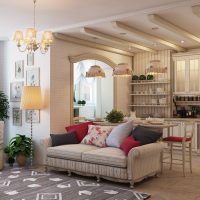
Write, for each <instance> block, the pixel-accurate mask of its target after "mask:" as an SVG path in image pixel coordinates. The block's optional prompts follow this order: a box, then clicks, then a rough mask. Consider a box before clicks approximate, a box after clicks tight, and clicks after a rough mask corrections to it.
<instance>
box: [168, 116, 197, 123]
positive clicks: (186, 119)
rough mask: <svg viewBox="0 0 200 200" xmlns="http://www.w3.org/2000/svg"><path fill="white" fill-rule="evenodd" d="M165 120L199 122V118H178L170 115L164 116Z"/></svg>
mask: <svg viewBox="0 0 200 200" xmlns="http://www.w3.org/2000/svg"><path fill="white" fill-rule="evenodd" d="M165 120H166V121H173V120H176V121H192V122H200V118H179V117H171V118H165Z"/></svg>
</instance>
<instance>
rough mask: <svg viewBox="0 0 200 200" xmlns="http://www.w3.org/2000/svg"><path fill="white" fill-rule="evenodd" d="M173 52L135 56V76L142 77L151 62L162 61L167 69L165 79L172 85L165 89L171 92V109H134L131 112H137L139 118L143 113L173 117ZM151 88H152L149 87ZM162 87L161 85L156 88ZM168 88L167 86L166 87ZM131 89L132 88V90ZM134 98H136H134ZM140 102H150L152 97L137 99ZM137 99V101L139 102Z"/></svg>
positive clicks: (165, 51)
mask: <svg viewBox="0 0 200 200" xmlns="http://www.w3.org/2000/svg"><path fill="white" fill-rule="evenodd" d="M171 54H172V51H171V50H164V51H158V52H157V53H138V54H136V55H135V56H134V74H136V75H141V74H145V69H146V67H147V66H148V65H149V64H150V61H151V60H160V62H161V64H162V66H163V67H167V74H165V77H166V78H167V79H168V80H169V82H170V84H169V85H168V86H167V88H165V89H166V90H168V91H169V93H170V95H169V96H168V103H169V107H166V108H155V107H152V108H149V107H134V108H132V109H131V110H135V111H136V113H137V116H139V117H140V116H141V115H142V114H143V113H147V114H148V113H154V114H156V113H162V115H163V116H165V117H169V116H170V115H171V112H170V111H171V102H172V99H171V93H172V89H171V88H172V82H171V81H172V79H171V76H172V73H171V65H172V56H171ZM148 87H150V86H148ZM155 87H160V85H158V86H155ZM165 87H166V86H165ZM130 89H131V88H130ZM133 98H134V97H133ZM137 98H138V99H139V98H140V99H139V101H140V102H148V101H149V100H150V99H151V97H148V96H147V97H144V96H141V97H137ZM138 99H137V100H138Z"/></svg>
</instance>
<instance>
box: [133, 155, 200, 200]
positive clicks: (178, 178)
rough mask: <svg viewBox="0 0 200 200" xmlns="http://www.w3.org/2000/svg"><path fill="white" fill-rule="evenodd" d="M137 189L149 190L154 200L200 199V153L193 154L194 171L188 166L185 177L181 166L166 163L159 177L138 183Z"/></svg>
mask: <svg viewBox="0 0 200 200" xmlns="http://www.w3.org/2000/svg"><path fill="white" fill-rule="evenodd" d="M135 189H136V190H137V191H143V192H148V193H150V194H151V195H152V198H151V199H152V200H200V155H194V156H193V173H192V174H191V173H190V172H189V166H187V167H186V177H183V174H182V168H181V166H177V165H176V166H175V165H174V166H173V169H172V170H169V165H167V164H164V171H163V174H161V175H160V176H159V177H158V178H151V179H148V180H145V181H142V182H141V183H138V184H137V185H136V188H135Z"/></svg>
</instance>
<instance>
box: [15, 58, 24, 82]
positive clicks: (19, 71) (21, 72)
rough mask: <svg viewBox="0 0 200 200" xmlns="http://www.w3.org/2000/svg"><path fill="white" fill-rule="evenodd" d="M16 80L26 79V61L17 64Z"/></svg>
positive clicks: (19, 61)
mask: <svg viewBox="0 0 200 200" xmlns="http://www.w3.org/2000/svg"><path fill="white" fill-rule="evenodd" d="M15 78H16V79H23V78H24V61H23V60H18V61H16V62H15Z"/></svg>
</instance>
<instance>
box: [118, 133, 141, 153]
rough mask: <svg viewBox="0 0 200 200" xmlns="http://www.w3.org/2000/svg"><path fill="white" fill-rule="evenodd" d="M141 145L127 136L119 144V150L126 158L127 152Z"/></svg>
mask: <svg viewBox="0 0 200 200" xmlns="http://www.w3.org/2000/svg"><path fill="white" fill-rule="evenodd" d="M140 145H141V143H140V141H137V140H135V139H134V138H133V136H129V137H127V138H126V139H125V140H124V141H123V142H122V144H121V146H120V149H121V150H122V151H124V153H125V154H126V156H128V153H129V151H130V150H131V149H132V148H133V147H138V146H140Z"/></svg>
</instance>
